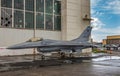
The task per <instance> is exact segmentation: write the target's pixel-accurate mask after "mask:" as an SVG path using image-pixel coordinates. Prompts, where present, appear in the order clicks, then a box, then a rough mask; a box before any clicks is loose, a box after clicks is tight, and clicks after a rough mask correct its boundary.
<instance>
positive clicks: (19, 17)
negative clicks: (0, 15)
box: [14, 11, 24, 28]
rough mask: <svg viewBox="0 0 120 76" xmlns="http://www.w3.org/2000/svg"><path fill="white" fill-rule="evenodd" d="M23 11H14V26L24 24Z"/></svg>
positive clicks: (21, 26) (19, 26)
mask: <svg viewBox="0 0 120 76" xmlns="http://www.w3.org/2000/svg"><path fill="white" fill-rule="evenodd" d="M23 25H24V13H23V11H14V27H15V28H23V27H24V26H23Z"/></svg>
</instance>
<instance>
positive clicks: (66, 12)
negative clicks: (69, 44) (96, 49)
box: [62, 0, 90, 40]
mask: <svg viewBox="0 0 120 76" xmlns="http://www.w3.org/2000/svg"><path fill="white" fill-rule="evenodd" d="M85 15H87V18H90V0H62V39H63V40H71V39H74V38H77V37H78V36H79V35H80V34H81V33H82V31H83V30H84V29H85V28H86V27H87V26H88V25H90V20H84V18H85Z"/></svg>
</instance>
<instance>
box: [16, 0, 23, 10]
mask: <svg viewBox="0 0 120 76" xmlns="http://www.w3.org/2000/svg"><path fill="white" fill-rule="evenodd" d="M14 8H16V9H23V8H24V1H23V0H14Z"/></svg>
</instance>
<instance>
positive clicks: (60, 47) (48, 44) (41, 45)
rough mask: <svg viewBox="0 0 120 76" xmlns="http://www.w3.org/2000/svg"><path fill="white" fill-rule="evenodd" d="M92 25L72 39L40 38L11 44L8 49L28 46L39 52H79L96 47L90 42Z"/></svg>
mask: <svg viewBox="0 0 120 76" xmlns="http://www.w3.org/2000/svg"><path fill="white" fill-rule="evenodd" d="M91 30H92V27H91V26H87V28H86V29H85V30H84V31H83V33H82V34H81V35H80V36H79V37H78V38H76V39H73V40H71V41H61V40H50V39H40V40H38V41H33V42H31V41H27V42H24V43H20V44H17V45H14V46H10V47H8V48H7V49H27V48H37V51H38V52H43V53H44V52H57V51H61V52H64V51H72V52H77V51H81V50H82V49H86V48H92V47H95V45H93V44H92V43H91V42H89V37H90V35H91Z"/></svg>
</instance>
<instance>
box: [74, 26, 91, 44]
mask: <svg viewBox="0 0 120 76" xmlns="http://www.w3.org/2000/svg"><path fill="white" fill-rule="evenodd" d="M91 30H92V27H91V26H88V27H87V28H86V29H85V30H84V31H83V32H82V34H81V35H80V36H79V37H78V38H76V39H74V40H72V41H75V42H87V41H89V37H90V35H91Z"/></svg>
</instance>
